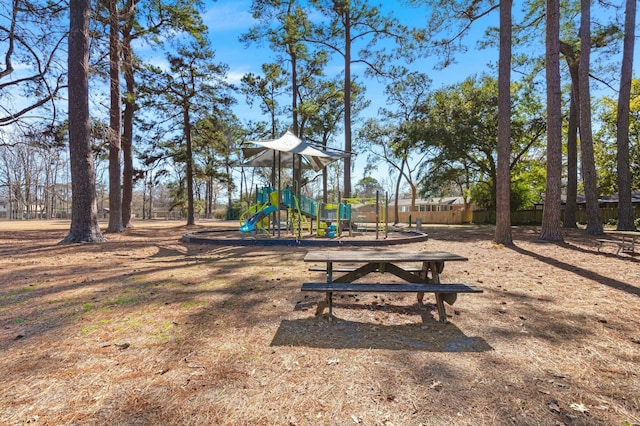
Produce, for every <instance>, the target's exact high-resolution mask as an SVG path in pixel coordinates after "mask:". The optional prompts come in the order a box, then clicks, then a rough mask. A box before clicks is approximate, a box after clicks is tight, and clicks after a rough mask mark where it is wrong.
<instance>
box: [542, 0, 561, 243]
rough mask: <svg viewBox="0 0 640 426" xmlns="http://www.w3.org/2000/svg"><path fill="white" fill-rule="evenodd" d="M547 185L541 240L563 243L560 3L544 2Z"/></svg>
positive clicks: (556, 1) (557, 1)
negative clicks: (545, 23)
mask: <svg viewBox="0 0 640 426" xmlns="http://www.w3.org/2000/svg"><path fill="white" fill-rule="evenodd" d="M546 15H547V16H546V19H547V29H546V61H547V64H546V69H547V183H546V193H545V199H544V210H543V212H542V227H541V230H540V239H542V240H545V241H562V240H563V238H562V233H561V232H560V206H561V181H562V113H561V87H560V2H559V0H547V14H546Z"/></svg>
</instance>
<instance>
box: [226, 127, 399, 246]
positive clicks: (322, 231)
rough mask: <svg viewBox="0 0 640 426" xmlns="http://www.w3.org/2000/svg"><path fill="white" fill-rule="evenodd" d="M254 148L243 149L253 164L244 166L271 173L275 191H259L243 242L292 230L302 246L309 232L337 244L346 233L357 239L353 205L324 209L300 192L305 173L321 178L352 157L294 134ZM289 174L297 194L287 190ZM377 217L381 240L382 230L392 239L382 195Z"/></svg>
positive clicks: (244, 220)
mask: <svg viewBox="0 0 640 426" xmlns="http://www.w3.org/2000/svg"><path fill="white" fill-rule="evenodd" d="M251 143H252V144H255V145H258V147H247V148H243V154H244V157H245V158H247V160H246V161H245V162H244V163H243V164H242V166H243V167H270V168H271V183H270V185H271V186H269V187H263V188H262V189H256V203H255V204H254V205H252V206H250V207H249V209H247V210H246V211H245V212H243V214H242V215H241V217H240V224H241V226H240V228H239V230H240V232H241V233H242V235H243V237H244V236H245V235H246V234H249V233H251V234H252V235H253V236H254V237H255V236H256V235H257V234H258V233H260V234H261V235H264V236H267V235H270V233H269V230H271V234H272V235H276V234H277V236H278V237H280V234H281V231H282V230H286V231H288V232H291V233H293V234H294V235H295V238H296V240H300V239H301V238H302V234H303V232H304V233H305V234H307V235H314V232H315V236H316V237H329V238H335V237H340V236H341V235H342V234H343V233H345V232H348V233H349V236H351V235H352V233H353V232H355V231H356V229H355V227H354V222H353V219H352V217H353V209H352V205H351V204H350V202H349V200H338V203H336V204H329V203H319V202H318V201H316V200H315V199H313V198H310V197H307V196H304V195H302V194H301V192H300V182H301V175H302V173H301V172H302V170H303V169H312V170H314V171H315V172H319V171H321V170H323V169H324V168H325V167H326V166H327V165H329V164H331V163H332V162H334V161H337V160H340V159H343V158H345V157H348V156H349V155H350V153H345V152H335V150H334V151H329V150H327V148H317V147H313V146H311V145H310V144H309V143H307V142H304V141H302V140H301V139H300V138H298V137H297V136H296V135H294V134H293V133H291V132H286V133H285V134H284V135H282V136H281V137H280V138H278V139H273V140H268V141H252V142H251ZM283 168H291V169H292V177H293V189H294V190H293V191H292V190H291V189H290V188H284V189H283V188H282V187H281V177H280V175H281V172H282V169H283ZM354 200H355V199H354ZM358 200H360V199H358ZM375 211H376V215H375V218H376V239H377V238H378V237H379V234H378V232H379V230H380V229H383V230H384V231H385V236H386V217H387V215H386V197H385V208H384V209H381V208H380V200H379V194H376V198H375ZM283 213H284V216H285V217H284V219H283V217H282V216H283ZM314 222H315V227H314ZM380 223H383V224H384V225H383V228H380ZM365 229H366V228H365Z"/></svg>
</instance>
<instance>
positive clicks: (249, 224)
mask: <svg viewBox="0 0 640 426" xmlns="http://www.w3.org/2000/svg"><path fill="white" fill-rule="evenodd" d="M274 211H276V208H275V206H272V205H269V206H267V207H265V208H263V209H262V210H260V211H259V212H257V213H255V214H254V215H252V216H251V217H250V218H249V219H247V221H246V222H245V223H244V224H243V225H242V226H241V227H240V232H242V233H249V232H252V231H255V229H256V225H257V224H258V222H260V221H261V220H262V219H264V218H265V217H266V216H268V215H270V214H271V213H273V212H274Z"/></svg>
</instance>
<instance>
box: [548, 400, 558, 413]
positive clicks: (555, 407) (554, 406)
mask: <svg viewBox="0 0 640 426" xmlns="http://www.w3.org/2000/svg"><path fill="white" fill-rule="evenodd" d="M547 407H549V409H550V410H551V411H553V412H555V413H559V412H560V406H559V405H558V402H557V401H549V402H548V403H547Z"/></svg>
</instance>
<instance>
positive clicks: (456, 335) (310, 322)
mask: <svg viewBox="0 0 640 426" xmlns="http://www.w3.org/2000/svg"><path fill="white" fill-rule="evenodd" d="M271 346H304V347H311V348H332V349H389V350H410V351H424V352H486V351H490V350H492V349H493V348H492V347H491V346H490V345H489V344H488V343H487V342H486V341H485V340H484V339H482V338H481V337H470V336H466V335H465V334H464V333H463V332H462V331H461V330H460V329H459V328H458V327H456V326H455V325H454V324H451V323H446V324H441V323H438V322H435V321H433V322H429V323H428V324H425V323H415V324H401V325H383V324H372V323H361V322H355V321H347V320H343V319H340V318H337V317H335V316H334V317H333V319H332V320H331V321H330V320H329V318H328V317H327V316H322V317H315V316H314V317H310V318H303V319H298V320H283V321H282V322H281V323H280V326H279V327H278V330H277V331H276V334H275V336H274V337H273V340H272V341H271Z"/></svg>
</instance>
